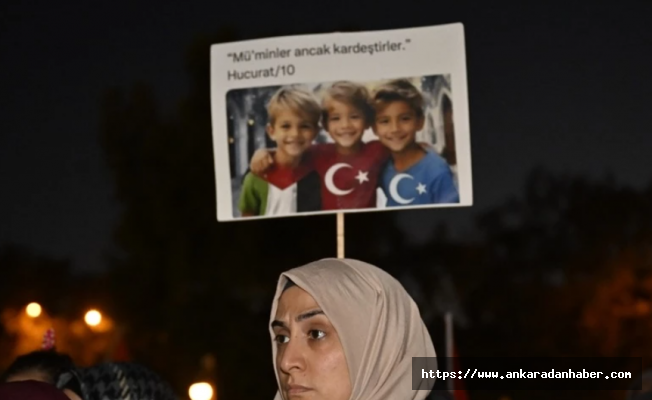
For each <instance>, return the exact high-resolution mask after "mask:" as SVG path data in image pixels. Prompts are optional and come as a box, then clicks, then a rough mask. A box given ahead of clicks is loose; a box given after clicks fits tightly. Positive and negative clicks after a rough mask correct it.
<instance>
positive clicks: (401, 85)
mask: <svg viewBox="0 0 652 400" xmlns="http://www.w3.org/2000/svg"><path fill="white" fill-rule="evenodd" d="M372 101H373V104H374V107H378V106H382V105H385V104H387V103H391V102H393V101H404V102H406V103H407V104H408V105H409V106H410V108H412V109H413V110H414V112H415V113H416V115H417V117H418V118H423V95H422V94H421V92H420V91H419V89H417V88H416V87H415V86H414V85H413V84H412V83H410V81H408V80H407V79H395V80H392V81H389V82H386V83H384V84H382V85H380V86H378V87H377V88H376V90H375V91H374V95H373V100H372Z"/></svg>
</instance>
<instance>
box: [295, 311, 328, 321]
mask: <svg viewBox="0 0 652 400" xmlns="http://www.w3.org/2000/svg"><path fill="white" fill-rule="evenodd" d="M323 314H324V312H323V311H322V310H319V309H317V310H312V311H306V312H304V313H302V314H299V315H297V318H296V321H297V322H301V321H305V320H307V319H308V318H312V317H314V316H315V315H323Z"/></svg>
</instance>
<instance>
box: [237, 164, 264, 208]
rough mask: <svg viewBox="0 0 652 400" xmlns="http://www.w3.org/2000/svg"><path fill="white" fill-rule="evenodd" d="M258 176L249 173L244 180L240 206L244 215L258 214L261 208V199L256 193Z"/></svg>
mask: <svg viewBox="0 0 652 400" xmlns="http://www.w3.org/2000/svg"><path fill="white" fill-rule="evenodd" d="M255 179H256V178H255V177H254V176H253V175H251V173H248V174H247V175H245V178H244V180H243V182H242V189H241V191H240V201H239V202H238V208H239V209H240V214H241V215H242V216H243V217H253V216H256V215H258V210H259V209H260V199H259V198H258V196H257V194H256V188H255V182H254V180H255Z"/></svg>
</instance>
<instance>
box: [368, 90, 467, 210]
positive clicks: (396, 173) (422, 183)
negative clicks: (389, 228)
mask: <svg viewBox="0 0 652 400" xmlns="http://www.w3.org/2000/svg"><path fill="white" fill-rule="evenodd" d="M373 105H374V108H375V114H376V115H375V120H374V123H373V131H374V133H375V134H376V135H377V136H378V138H379V139H380V141H381V142H382V143H383V145H385V146H386V147H387V148H388V149H389V150H390V152H391V154H392V159H391V160H390V161H389V162H388V163H387V165H386V166H385V169H384V171H383V172H382V176H381V179H380V181H381V182H380V183H381V187H382V189H383V191H384V192H385V195H386V196H387V206H389V207H396V206H407V205H424V204H434V203H459V201H460V198H459V194H458V192H457V188H456V186H455V183H454V181H453V175H452V173H451V170H450V167H449V166H448V164H446V161H444V159H443V158H441V157H440V156H439V155H438V154H436V153H435V152H433V151H426V150H425V149H424V148H423V147H422V146H420V145H419V144H418V143H417V141H416V134H417V132H419V131H420V130H421V129H423V124H424V113H423V96H422V95H421V93H420V92H419V90H418V89H417V88H416V87H415V86H414V85H412V84H411V83H410V82H409V81H408V80H405V79H397V80H393V81H390V82H387V83H385V84H383V85H381V86H379V87H378V88H376V90H375V92H374V95H373Z"/></svg>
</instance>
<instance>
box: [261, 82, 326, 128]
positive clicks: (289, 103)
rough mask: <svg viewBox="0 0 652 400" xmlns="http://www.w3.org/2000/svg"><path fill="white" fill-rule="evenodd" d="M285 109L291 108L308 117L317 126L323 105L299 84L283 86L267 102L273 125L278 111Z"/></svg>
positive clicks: (268, 113)
mask: <svg viewBox="0 0 652 400" xmlns="http://www.w3.org/2000/svg"><path fill="white" fill-rule="evenodd" d="M283 109H290V110H291V111H293V112H296V113H297V114H299V115H301V116H302V117H303V118H305V119H307V120H308V121H309V122H310V123H311V124H313V125H314V127H315V128H318V127H319V119H320V118H321V107H319V103H318V102H317V100H316V99H315V97H314V96H313V95H312V93H310V92H308V91H307V90H305V89H302V88H300V87H297V86H283V87H282V88H280V89H279V90H277V91H276V93H274V95H273V96H272V98H271V99H270V100H269V103H267V115H268V118H269V123H270V124H271V125H274V122H275V121H276V117H277V115H278V113H279V112H280V111H281V110H283Z"/></svg>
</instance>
